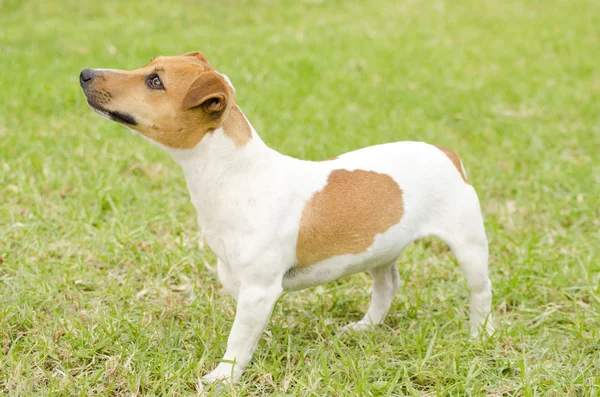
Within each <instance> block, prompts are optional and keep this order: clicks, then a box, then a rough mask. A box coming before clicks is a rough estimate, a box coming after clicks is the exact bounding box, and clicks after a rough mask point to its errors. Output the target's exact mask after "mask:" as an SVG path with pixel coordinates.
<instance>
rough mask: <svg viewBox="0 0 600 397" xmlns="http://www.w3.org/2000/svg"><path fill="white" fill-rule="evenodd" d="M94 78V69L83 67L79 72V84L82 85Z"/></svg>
mask: <svg viewBox="0 0 600 397" xmlns="http://www.w3.org/2000/svg"><path fill="white" fill-rule="evenodd" d="M93 78H94V71H93V70H92V69H83V70H82V71H81V73H80V74H79V84H81V85H84V84H86V83H89V82H90V81H92V79H93Z"/></svg>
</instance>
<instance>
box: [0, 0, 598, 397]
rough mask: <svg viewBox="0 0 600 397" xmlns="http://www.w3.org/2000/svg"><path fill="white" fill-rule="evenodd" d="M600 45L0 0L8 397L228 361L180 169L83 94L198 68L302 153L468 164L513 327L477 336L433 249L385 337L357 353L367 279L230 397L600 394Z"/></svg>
mask: <svg viewBox="0 0 600 397" xmlns="http://www.w3.org/2000/svg"><path fill="white" fill-rule="evenodd" d="M599 26H600V3H599V2H597V1H596V0H589V1H586V0H569V1H568V0H555V1H549V2H539V1H534V0H520V1H517V0H489V1H485V2H482V1H479V0H462V1H444V0H422V1H405V0H402V1H385V0H370V1H368V2H366V1H358V0H347V1H341V0H340V1H334V0H332V1H318V0H313V1H298V2H275V1H239V2H237V1H219V2H194V1H182V2H142V1H127V2H124V1H116V0H107V1H98V2H78V1H58V0H46V1H43V2H41V1H33V0H22V1H18V0H8V1H7V0H0V64H1V65H2V71H1V73H0V87H1V91H2V94H1V100H0V101H1V103H2V105H1V107H0V142H1V144H0V203H1V204H0V263H1V264H0V349H1V354H0V392H4V393H6V394H11V395H15V396H26V395H81V396H91V395H187V394H194V393H196V392H197V390H196V384H197V381H198V379H199V378H200V377H201V376H202V375H203V374H206V373H207V372H209V370H210V369H211V368H213V367H214V366H215V363H216V361H217V360H218V359H219V358H220V356H221V354H222V353H223V349H224V347H225V342H226V338H227V333H228V330H229V328H230V326H231V322H232V318H233V314H234V305H233V302H232V300H231V298H229V297H228V296H227V295H226V293H224V291H223V289H222V288H221V286H220V285H219V283H218V281H217V277H216V274H215V257H214V255H213V254H212V253H211V252H210V250H208V248H203V249H199V248H198V245H199V239H198V229H197V226H196V223H195V214H194V208H193V206H192V205H191V203H190V201H189V198H188V193H187V190H186V187H185V182H184V179H183V175H182V172H181V170H180V169H179V168H178V166H177V165H176V164H175V163H174V162H173V161H171V159H170V158H169V157H168V156H167V155H166V154H164V153H162V152H161V151H160V150H158V149H157V148H155V147H153V146H152V145H150V144H148V143H147V142H146V141H144V140H143V139H141V138H139V137H137V136H133V135H132V134H130V133H129V132H128V131H127V130H126V129H125V128H123V127H121V126H119V125H117V124H115V123H111V122H108V121H106V120H102V119H100V118H99V117H97V116H95V115H94V114H93V113H92V112H91V111H90V110H89V109H88V107H87V105H86V103H85V100H84V97H83V95H82V93H81V92H80V88H79V83H78V74H79V71H80V70H81V69H82V68H84V67H96V68H121V69H132V68H136V67H138V66H140V65H142V64H144V63H146V62H148V61H149V60H150V59H151V58H152V57H154V56H156V55H158V54H165V55H166V54H169V55H173V54H181V53H184V52H187V51H194V50H201V51H203V52H204V53H205V54H206V55H207V56H208V58H209V59H210V60H211V62H212V63H213V65H214V66H215V67H216V68H217V69H218V70H220V71H222V72H224V73H226V74H228V75H229V77H230V78H231V80H232V81H233V83H234V85H235V86H236V88H237V101H238V103H239V104H240V106H241V108H242V109H243V110H244V111H245V113H246V115H247V116H248V118H249V119H250V120H251V122H252V123H253V125H254V126H255V128H256V130H257V131H258V132H259V133H260V134H261V136H262V138H263V140H264V141H265V142H266V143H267V144H268V145H270V146H271V147H273V148H275V149H277V150H279V151H281V152H284V153H287V154H289V155H292V156H296V157H301V158H306V159H323V158H327V157H334V156H336V155H337V154H339V153H342V152H345V151H349V150H352V149H357V148H360V147H363V146H367V145H371V144H377V143H382V142H390V141H398V140H423V141H427V142H430V143H435V144H439V145H443V146H446V147H449V148H452V149H454V150H455V151H456V152H458V153H459V155H460V156H461V158H462V160H463V162H464V164H465V166H466V168H467V172H468V176H469V179H470V181H471V183H472V184H473V186H475V188H476V189H477V191H478V192H479V196H480V199H481V202H482V209H483V213H484V217H485V221H486V229H487V233H488V236H489V240H490V251H491V260H490V269H491V279H492V282H493V284H494V313H495V321H496V325H497V327H498V331H497V333H496V334H495V335H494V336H493V337H491V338H481V339H476V340H475V341H473V340H471V339H470V338H469V337H468V328H467V307H468V306H467V305H468V299H467V298H468V290H467V287H466V284H465V281H464V279H463V277H462V275H461V274H460V271H459V269H458V266H457V265H456V262H455V261H454V259H453V258H452V256H451V255H450V253H449V251H448V249H447V248H446V247H445V246H444V245H443V244H442V243H441V242H439V241H436V240H426V241H423V242H420V243H418V244H415V245H414V246H411V247H409V248H408V249H407V250H406V251H405V255H404V256H403V257H402V259H401V260H400V262H399V264H398V266H399V269H400V275H401V278H402V280H403V281H404V284H403V288H402V289H401V291H400V292H399V293H398V295H397V297H396V300H395V301H394V304H393V307H392V310H391V312H390V315H389V317H388V318H387V320H386V322H385V325H383V326H380V327H378V328H376V329H374V330H373V331H371V332H364V333H360V334H353V335H346V336H343V337H339V338H337V337H335V333H336V332H337V330H339V329H340V328H341V327H342V326H343V325H344V324H347V323H348V322H351V321H356V320H357V319H359V318H361V316H362V314H363V313H364V311H365V310H366V308H367V305H368V301H369V296H370V295H369V284H370V280H369V278H368V277H367V276H366V275H356V276H353V277H350V278H347V279H344V280H340V281H339V282H336V283H332V284H328V285H325V286H322V287H318V288H314V289H310V290H306V291H301V292H297V293H290V294H287V295H285V296H284V297H283V298H282V299H281V300H280V302H279V303H278V305H277V307H276V309H275V312H274V314H273V318H272V321H271V325H270V327H269V330H268V332H267V333H266V334H265V336H264V337H263V338H262V340H261V342H260V344H259V346H258V350H257V352H256V354H255V357H254V360H253V364H252V365H251V366H250V367H249V369H248V370H247V372H246V373H245V375H244V376H243V378H242V381H241V383H240V384H239V385H237V386H235V387H234V388H232V389H231V390H227V391H226V392H225V393H226V394H229V395H238V396H253V395H257V396H259V395H267V394H271V393H272V394H275V395H285V396H343V395H352V396H380V395H381V396H393V395H414V396H418V395H424V396H447V395H454V396H458V395H469V396H479V395H481V396H483V395H489V396H512V395H518V396H596V395H598V394H599V393H600V392H599V389H600V370H599V367H600V342H599V340H600V287H599V284H600V264H599V258H600V243H599V241H600V227H599V226H600V221H599V219H600V212H599V211H600V210H599V203H600V188H599V186H600V185H599V183H600V161H599V157H600V156H599V154H598V150H599V149H600V118H599V109H600V69H599V68H598V65H599V64H600V51H599V48H600V28H599ZM219 392H222V391H219V390H215V389H214V388H210V387H206V388H205V393H206V394H207V395H211V394H214V393H217V394H218V393H219Z"/></svg>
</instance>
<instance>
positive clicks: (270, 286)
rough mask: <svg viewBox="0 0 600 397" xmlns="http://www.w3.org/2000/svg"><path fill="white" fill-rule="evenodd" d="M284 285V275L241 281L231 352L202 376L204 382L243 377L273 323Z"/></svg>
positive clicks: (229, 343)
mask: <svg viewBox="0 0 600 397" xmlns="http://www.w3.org/2000/svg"><path fill="white" fill-rule="evenodd" d="M281 284H282V283H281V279H280V278H279V279H277V280H273V282H271V283H267V284H265V280H260V281H255V282H242V283H241V284H240V286H239V291H238V297H237V298H238V299H237V308H236V313H235V320H234V322H233V327H232V328H231V333H230V334H229V339H228V340H227V351H226V352H225V355H224V356H223V360H222V362H221V363H220V364H219V365H218V366H217V368H215V370H214V371H212V372H211V373H209V374H208V375H206V376H205V377H204V378H202V379H203V380H204V381H206V382H213V381H216V380H221V379H227V380H231V381H233V382H236V381H237V380H239V378H240V376H241V375H242V372H243V371H244V369H245V368H246V366H247V365H248V363H249V362H250V359H251V358H252V353H254V349H256V345H257V344H258V340H259V338H260V336H261V334H262V332H263V330H264V329H265V327H266V326H267V324H268V323H269V318H270V317H271V312H272V311H273V306H275V302H277V299H279V297H280V296H281V294H282V292H283V288H282V285H281Z"/></svg>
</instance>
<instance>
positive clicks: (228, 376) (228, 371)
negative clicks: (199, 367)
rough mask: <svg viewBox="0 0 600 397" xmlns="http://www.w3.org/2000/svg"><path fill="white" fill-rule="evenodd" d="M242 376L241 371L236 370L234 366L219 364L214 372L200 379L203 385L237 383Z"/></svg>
mask: <svg viewBox="0 0 600 397" xmlns="http://www.w3.org/2000/svg"><path fill="white" fill-rule="evenodd" d="M241 375H242V371H241V370H240V369H238V368H236V366H235V365H233V364H229V363H220V364H219V365H217V368H215V369H214V371H212V372H210V373H208V374H206V375H204V376H203V377H202V382H203V383H215V382H227V383H233V382H237V381H238V380H239V379H240V377H241Z"/></svg>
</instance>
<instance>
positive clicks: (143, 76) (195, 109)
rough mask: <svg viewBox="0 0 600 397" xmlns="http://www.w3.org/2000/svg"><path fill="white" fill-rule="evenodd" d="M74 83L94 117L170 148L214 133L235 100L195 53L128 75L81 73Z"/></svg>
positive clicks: (223, 81) (160, 59)
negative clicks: (78, 87) (101, 117)
mask: <svg viewBox="0 0 600 397" xmlns="http://www.w3.org/2000/svg"><path fill="white" fill-rule="evenodd" d="M79 81H80V84H81V87H82V88H83V92H84V94H85V96H86V97H87V101H88V104H89V105H90V107H91V108H92V109H93V110H94V112H96V113H98V114H99V115H101V116H104V117H107V118H110V119H111V120H113V121H116V122H118V123H121V124H124V125H125V126H127V127H129V128H131V129H134V130H136V131H137V132H139V133H141V134H143V135H144V136H146V137H148V138H150V139H152V140H153V141H155V142H157V143H159V144H161V145H163V146H166V147H169V148H175V149H187V148H192V147H194V146H196V145H197V144H198V142H200V140H202V138H203V137H204V135H206V134H207V133H209V132H211V131H214V130H215V129H217V128H219V127H220V126H221V125H222V124H223V122H224V120H225V119H226V118H227V115H228V112H230V111H231V109H232V107H233V105H234V99H235V98H234V91H233V87H231V85H230V84H229V82H228V81H227V80H226V77H224V76H223V75H221V74H220V73H217V72H216V71H215V70H214V69H213V68H212V66H211V65H210V63H209V62H208V60H207V59H206V57H205V56H204V55H203V54H202V53H200V52H190V53H187V54H185V55H181V56H174V57H157V58H154V59H153V60H152V61H151V62H150V63H149V64H147V65H146V66H144V67H142V68H140V69H136V70H133V71H123V70H112V69H84V70H83V71H82V72H81V74H80V76H79Z"/></svg>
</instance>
